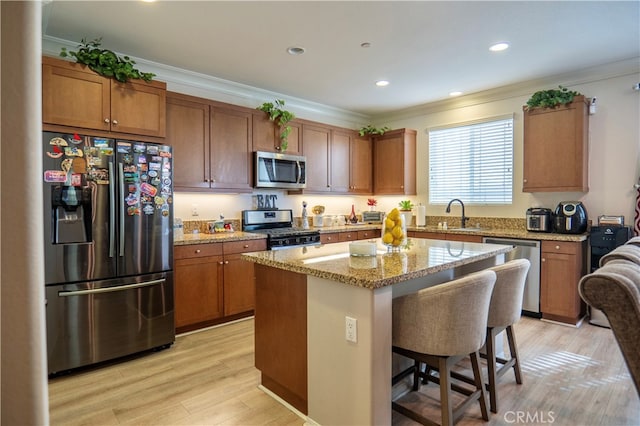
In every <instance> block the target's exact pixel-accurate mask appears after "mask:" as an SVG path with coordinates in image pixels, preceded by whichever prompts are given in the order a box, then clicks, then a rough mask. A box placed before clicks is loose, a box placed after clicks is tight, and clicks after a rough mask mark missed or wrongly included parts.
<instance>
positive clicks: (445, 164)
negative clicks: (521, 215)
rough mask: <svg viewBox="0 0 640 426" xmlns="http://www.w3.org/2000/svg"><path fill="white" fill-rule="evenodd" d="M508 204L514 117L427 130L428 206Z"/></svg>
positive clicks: (510, 197)
mask: <svg viewBox="0 0 640 426" xmlns="http://www.w3.org/2000/svg"><path fill="white" fill-rule="evenodd" d="M453 198H460V199H461V200H463V201H464V202H465V204H511V202H512V198H513V116H509V117H498V118H491V119H487V120H482V121H474V122H470V123H462V124H456V125H454V126H448V127H439V128H433V129H429V203H430V204H446V203H448V202H449V201H450V200H451V199H453Z"/></svg>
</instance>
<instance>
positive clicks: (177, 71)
mask: <svg viewBox="0 0 640 426" xmlns="http://www.w3.org/2000/svg"><path fill="white" fill-rule="evenodd" d="M63 47H66V48H67V49H71V50H74V49H77V47H78V43H74V42H70V41H68V40H64V39H60V38H55V37H50V36H43V37H42V53H43V55H47V56H58V55H59V53H60V50H61V48H63ZM115 53H117V54H118V55H122V56H124V55H126V54H125V53H121V52H115ZM127 56H129V57H131V58H132V59H133V60H134V61H135V62H136V64H138V65H142V67H141V68H143V69H144V71H145V72H152V73H154V74H156V78H157V79H158V80H160V81H164V82H165V83H167V90H170V91H172V92H178V93H182V94H185V95H191V96H198V97H201V98H207V99H212V100H216V101H220V102H226V103H230V104H234V105H239V106H244V107H248V108H255V107H257V106H258V105H261V104H262V103H263V102H270V101H273V99H274V98H275V99H283V100H284V101H285V103H286V104H287V109H288V110H290V111H292V112H293V113H295V114H296V116H297V117H299V118H306V119H308V120H314V121H320V122H323V123H327V124H332V125H335V126H339V127H345V128H353V129H358V128H360V127H362V126H363V125H365V124H366V123H367V122H369V120H370V117H369V116H367V115H365V114H360V113H356V112H353V111H348V110H344V109H341V108H336V107H332V106H329V105H324V104H320V103H316V102H311V101H307V100H304V99H300V98H296V97H292V96H287V95H284V94H282V93H277V92H271V91H268V90H264V89H260V88H257V87H253V86H249V85H246V84H241V83H236V82H234V81H229V80H224V79H221V78H217V77H213V76H209V75H206V74H201V73H197V72H193V71H189V70H185V69H181V68H177V67H173V66H170V65H165V64H161V63H158V62H153V61H149V60H147V59H144V58H138V57H134V56H131V55H127Z"/></svg>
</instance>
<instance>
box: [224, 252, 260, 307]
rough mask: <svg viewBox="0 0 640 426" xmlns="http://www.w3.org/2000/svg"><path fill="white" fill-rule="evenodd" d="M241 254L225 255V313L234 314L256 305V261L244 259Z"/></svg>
mask: <svg viewBox="0 0 640 426" xmlns="http://www.w3.org/2000/svg"><path fill="white" fill-rule="evenodd" d="M241 256H242V255H241V254H239V253H238V254H229V255H225V256H224V314H225V315H234V314H239V313H242V312H247V311H251V310H253V309H254V307H255V303H256V296H255V292H256V289H255V285H256V283H255V279H256V276H255V272H254V263H253V262H249V261H246V260H242V259H241V258H240V257H241Z"/></svg>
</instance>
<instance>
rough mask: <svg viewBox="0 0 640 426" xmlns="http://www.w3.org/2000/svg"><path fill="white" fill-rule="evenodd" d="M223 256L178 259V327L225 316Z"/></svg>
mask: <svg viewBox="0 0 640 426" xmlns="http://www.w3.org/2000/svg"><path fill="white" fill-rule="evenodd" d="M222 262H223V258H222V256H209V257H196V258H189V259H177V260H176V261H175V314H176V316H175V321H176V328H178V329H179V328H181V327H186V326H190V325H193V324H198V323H201V322H206V321H210V320H214V319H216V318H220V317H222V316H223V287H222V280H223V275H222V274H223V265H222Z"/></svg>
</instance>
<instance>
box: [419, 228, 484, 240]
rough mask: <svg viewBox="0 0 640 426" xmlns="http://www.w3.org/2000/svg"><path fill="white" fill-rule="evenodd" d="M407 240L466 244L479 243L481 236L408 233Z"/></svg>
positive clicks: (421, 232)
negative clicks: (416, 239) (415, 239)
mask: <svg viewBox="0 0 640 426" xmlns="http://www.w3.org/2000/svg"><path fill="white" fill-rule="evenodd" d="M407 236H408V237H409V238H412V237H413V238H428V239H430V240H447V241H463V242H466V243H481V242H482V235H462V234H447V233H444V232H428V231H408V232H407Z"/></svg>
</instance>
